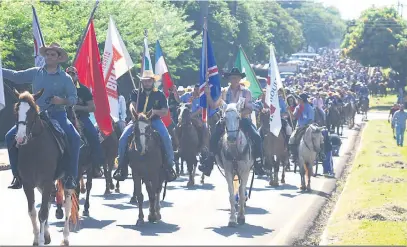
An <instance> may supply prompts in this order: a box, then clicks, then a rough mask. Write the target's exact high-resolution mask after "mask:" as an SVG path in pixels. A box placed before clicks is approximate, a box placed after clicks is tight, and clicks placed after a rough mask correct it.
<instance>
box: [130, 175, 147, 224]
mask: <svg viewBox="0 0 407 247" xmlns="http://www.w3.org/2000/svg"><path fill="white" fill-rule="evenodd" d="M132 178H133V183H134V194H133V196H134V195H136V196H137V205H138V219H137V223H136V226H140V225H142V224H143V223H144V214H143V202H144V196H143V191H142V188H141V178H140V177H139V176H137V175H136V174H135V173H134V172H133V173H132Z"/></svg>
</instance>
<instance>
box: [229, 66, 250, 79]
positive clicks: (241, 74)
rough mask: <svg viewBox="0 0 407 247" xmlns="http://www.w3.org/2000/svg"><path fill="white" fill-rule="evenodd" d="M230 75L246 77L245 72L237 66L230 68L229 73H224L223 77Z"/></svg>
mask: <svg viewBox="0 0 407 247" xmlns="http://www.w3.org/2000/svg"><path fill="white" fill-rule="evenodd" d="M231 75H238V76H240V77H242V78H245V77H246V74H245V73H241V72H240V70H239V69H238V68H232V70H231V71H230V72H229V73H228V72H226V73H224V77H229V76H231Z"/></svg>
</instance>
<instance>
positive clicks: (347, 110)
mask: <svg viewBox="0 0 407 247" xmlns="http://www.w3.org/2000/svg"><path fill="white" fill-rule="evenodd" d="M343 115H344V117H345V121H346V122H347V123H348V127H349V129H352V128H353V126H354V125H355V115H356V107H355V103H354V102H352V101H351V102H347V103H345V105H344V106H343Z"/></svg>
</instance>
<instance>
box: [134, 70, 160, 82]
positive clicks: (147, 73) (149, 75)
mask: <svg viewBox="0 0 407 247" xmlns="http://www.w3.org/2000/svg"><path fill="white" fill-rule="evenodd" d="M137 77H138V78H139V79H140V80H149V79H153V80H154V81H158V80H160V78H161V76H159V75H156V74H154V73H153V71H152V70H145V71H143V74H142V75H141V76H140V75H137Z"/></svg>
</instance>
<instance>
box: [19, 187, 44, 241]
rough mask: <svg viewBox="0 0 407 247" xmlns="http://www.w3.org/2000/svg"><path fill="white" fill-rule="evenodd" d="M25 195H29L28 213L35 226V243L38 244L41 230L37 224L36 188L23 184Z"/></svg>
mask: <svg viewBox="0 0 407 247" xmlns="http://www.w3.org/2000/svg"><path fill="white" fill-rule="evenodd" d="M23 189H24V193H25V196H26V197H27V203H28V215H29V216H30V219H31V224H32V226H33V234H34V241H33V245H38V237H39V233H40V230H39V229H38V225H37V210H36V209H35V205H34V203H35V198H34V188H31V187H27V186H25V185H24V186H23Z"/></svg>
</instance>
